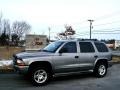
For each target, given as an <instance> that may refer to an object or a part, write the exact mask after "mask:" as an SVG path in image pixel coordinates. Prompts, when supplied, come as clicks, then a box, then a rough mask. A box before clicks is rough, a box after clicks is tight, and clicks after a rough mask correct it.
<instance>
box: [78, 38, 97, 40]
mask: <svg viewBox="0 0 120 90" xmlns="http://www.w3.org/2000/svg"><path fill="white" fill-rule="evenodd" d="M77 41H98V40H97V39H80V38H77Z"/></svg>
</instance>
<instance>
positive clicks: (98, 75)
mask: <svg viewBox="0 0 120 90" xmlns="http://www.w3.org/2000/svg"><path fill="white" fill-rule="evenodd" d="M102 65H103V66H104V67H105V73H104V74H103V75H101V74H100V73H99V68H100V66H102ZM106 74H107V66H106V64H105V63H103V62H100V63H98V64H97V65H96V66H95V69H94V75H95V76H96V77H98V78H101V77H104V76H105V75H106Z"/></svg>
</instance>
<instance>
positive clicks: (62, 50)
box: [59, 48, 68, 53]
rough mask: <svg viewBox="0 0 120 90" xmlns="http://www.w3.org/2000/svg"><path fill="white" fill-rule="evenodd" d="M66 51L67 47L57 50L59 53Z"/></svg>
mask: <svg viewBox="0 0 120 90" xmlns="http://www.w3.org/2000/svg"><path fill="white" fill-rule="evenodd" d="M66 52H68V50H67V48H62V49H61V50H60V51H59V53H66Z"/></svg>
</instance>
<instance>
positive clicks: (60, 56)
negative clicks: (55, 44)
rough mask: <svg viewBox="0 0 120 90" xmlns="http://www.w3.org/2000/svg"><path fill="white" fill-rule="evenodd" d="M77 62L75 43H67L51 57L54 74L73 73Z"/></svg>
mask: <svg viewBox="0 0 120 90" xmlns="http://www.w3.org/2000/svg"><path fill="white" fill-rule="evenodd" d="M77 60H78V53H77V45H76V42H67V43H65V44H64V45H63V47H61V49H60V50H59V52H58V53H57V54H56V55H55V56H54V57H53V62H54V65H55V72H56V73H67V72H73V71H75V68H76V64H77Z"/></svg>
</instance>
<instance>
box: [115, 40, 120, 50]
mask: <svg viewBox="0 0 120 90" xmlns="http://www.w3.org/2000/svg"><path fill="white" fill-rule="evenodd" d="M119 48H120V40H115V49H119Z"/></svg>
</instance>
